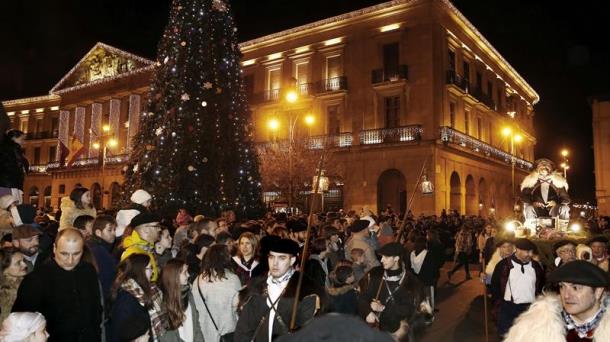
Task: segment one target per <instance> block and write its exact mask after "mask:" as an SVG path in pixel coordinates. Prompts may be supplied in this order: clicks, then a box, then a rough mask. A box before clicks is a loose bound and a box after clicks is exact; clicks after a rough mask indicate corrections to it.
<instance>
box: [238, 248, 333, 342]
mask: <svg viewBox="0 0 610 342" xmlns="http://www.w3.org/2000/svg"><path fill="white" fill-rule="evenodd" d="M298 254H299V245H298V244H297V243H296V242H295V241H293V240H290V239H280V240H276V241H273V242H272V243H271V244H270V246H269V256H268V262H269V274H268V275H267V276H261V277H258V278H255V279H252V280H251V281H250V284H249V285H248V289H247V292H248V294H249V296H248V298H247V299H246V301H245V304H244V305H243V309H242V312H241V314H240V315H239V320H238V321H237V327H236V328H235V334H234V340H235V342H242V341H243V342H249V341H266V342H271V341H272V340H273V339H274V338H276V337H278V336H282V335H286V334H288V333H289V332H290V321H291V318H292V305H293V303H294V299H295V296H296V289H297V284H298V280H299V272H298V271H296V270H295V269H294V264H295V262H296V260H297V256H298ZM322 293H323V289H318V288H316V287H315V285H313V283H312V282H311V281H310V280H309V279H308V278H307V277H304V278H303V283H302V287H301V292H300V296H299V303H298V306H297V317H296V328H300V327H302V326H304V325H305V324H307V323H308V322H309V321H311V320H312V319H313V317H314V315H315V313H316V311H317V309H318V307H319V303H320V298H321V296H322Z"/></svg>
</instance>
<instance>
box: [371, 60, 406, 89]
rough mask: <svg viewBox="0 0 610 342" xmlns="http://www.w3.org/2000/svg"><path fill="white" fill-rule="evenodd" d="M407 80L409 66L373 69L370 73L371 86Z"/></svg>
mask: <svg viewBox="0 0 610 342" xmlns="http://www.w3.org/2000/svg"><path fill="white" fill-rule="evenodd" d="M408 79H409V66H408V65H406V64H401V65H399V66H398V68H383V69H375V70H373V71H372V72H371V83H373V84H375V83H381V82H388V81H398V80H408Z"/></svg>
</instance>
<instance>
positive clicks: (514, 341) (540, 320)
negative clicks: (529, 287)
mask: <svg viewBox="0 0 610 342" xmlns="http://www.w3.org/2000/svg"><path fill="white" fill-rule="evenodd" d="M605 300H606V303H608V304H610V297H606V299H605ZM561 310H562V307H561V301H560V299H559V296H557V295H555V294H550V293H547V294H543V295H541V296H539V297H538V298H537V299H536V301H535V302H534V303H532V305H531V306H530V307H529V309H528V310H527V311H526V312H524V313H523V314H521V315H520V316H519V317H518V318H517V319H516V320H515V323H514V324H513V326H512V327H511V328H510V330H509V331H508V334H506V337H505V339H504V342H522V341H528V342H547V341H565V340H566V334H567V331H566V326H565V323H564V321H563V317H561ZM593 341H594V342H605V341H610V310H607V311H606V313H605V314H604V316H603V317H602V320H601V321H600V323H599V325H598V326H597V328H596V329H595V331H594V333H593Z"/></svg>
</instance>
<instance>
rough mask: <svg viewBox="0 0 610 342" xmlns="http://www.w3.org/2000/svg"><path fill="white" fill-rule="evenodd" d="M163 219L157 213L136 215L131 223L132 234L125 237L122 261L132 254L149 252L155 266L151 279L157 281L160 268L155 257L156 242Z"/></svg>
mask: <svg viewBox="0 0 610 342" xmlns="http://www.w3.org/2000/svg"><path fill="white" fill-rule="evenodd" d="M160 222H161V219H160V218H159V216H157V215H156V214H152V213H148V212H147V213H141V214H138V215H136V216H135V217H134V218H133V219H132V220H131V223H129V225H130V226H131V227H132V228H133V231H132V232H131V235H129V236H125V237H124V238H123V248H124V249H125V250H124V251H123V254H121V261H123V260H125V259H127V257H128V256H130V255H132V254H148V256H150V260H151V264H152V267H153V274H152V277H151V279H150V280H151V281H153V282H154V281H157V277H158V276H159V268H158V266H157V261H156V259H155V253H154V251H155V243H156V242H157V241H159V238H160V235H161V224H160Z"/></svg>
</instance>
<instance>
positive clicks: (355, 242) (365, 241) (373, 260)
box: [345, 220, 379, 272]
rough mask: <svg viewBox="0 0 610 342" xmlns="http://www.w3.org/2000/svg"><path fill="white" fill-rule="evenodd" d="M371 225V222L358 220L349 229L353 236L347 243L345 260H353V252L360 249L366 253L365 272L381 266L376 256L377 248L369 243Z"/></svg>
mask: <svg viewBox="0 0 610 342" xmlns="http://www.w3.org/2000/svg"><path fill="white" fill-rule="evenodd" d="M370 224H371V222H370V221H369V220H356V221H354V223H352V225H351V226H350V227H349V231H350V232H351V234H352V235H351V236H350V237H349V238H348V239H347V241H346V242H345V259H347V260H351V261H354V260H352V259H351V257H352V250H353V249H356V248H360V249H362V250H363V251H364V272H368V271H370V270H371V269H372V268H373V267H377V266H379V261H378V260H377V256H376V255H375V248H373V246H372V245H371V243H369V230H368V227H369V225H370Z"/></svg>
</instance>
